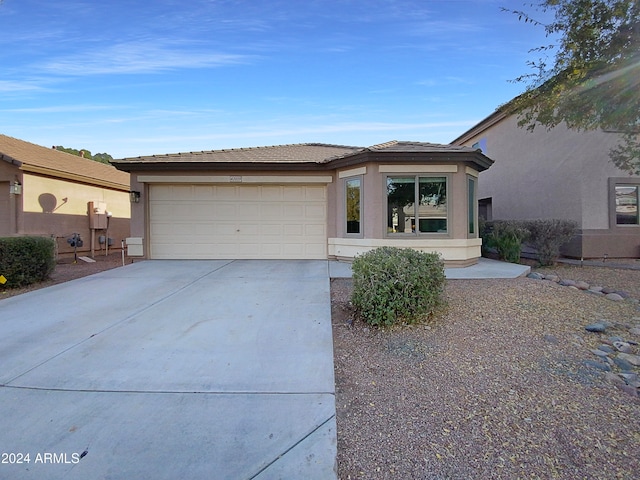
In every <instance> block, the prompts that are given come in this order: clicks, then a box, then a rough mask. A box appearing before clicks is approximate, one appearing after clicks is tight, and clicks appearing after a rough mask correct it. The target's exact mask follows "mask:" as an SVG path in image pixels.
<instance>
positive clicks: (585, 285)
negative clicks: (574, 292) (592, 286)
mask: <svg viewBox="0 0 640 480" xmlns="http://www.w3.org/2000/svg"><path fill="white" fill-rule="evenodd" d="M575 286H576V287H577V288H579V289H580V290H589V284H588V283H587V282H583V281H578V282H576V285H575Z"/></svg>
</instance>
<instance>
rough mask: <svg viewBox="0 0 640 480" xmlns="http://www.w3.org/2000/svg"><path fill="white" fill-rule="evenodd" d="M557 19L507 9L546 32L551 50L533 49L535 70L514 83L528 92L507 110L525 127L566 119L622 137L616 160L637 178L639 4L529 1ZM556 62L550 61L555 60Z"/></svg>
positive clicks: (623, 1) (600, 0)
mask: <svg viewBox="0 0 640 480" xmlns="http://www.w3.org/2000/svg"><path fill="white" fill-rule="evenodd" d="M530 6H531V7H532V8H533V9H534V10H535V11H536V12H539V13H541V14H543V15H544V16H548V15H550V14H552V15H553V20H552V21H550V22H546V23H543V22H542V21H540V20H537V19H536V18H535V17H534V14H530V13H526V12H524V11H520V10H510V9H503V10H505V11H508V12H511V13H514V14H516V15H518V17H519V19H520V20H521V21H524V22H525V23H532V24H534V25H536V26H540V27H544V29H545V33H546V35H547V38H550V39H551V41H552V42H555V43H553V44H551V45H547V46H541V47H538V48H534V49H533V50H532V52H536V53H538V54H539V55H540V58H539V59H538V60H534V61H530V62H528V63H529V65H530V66H531V67H532V68H533V69H534V73H530V74H526V75H522V76H520V77H518V78H516V79H515V80H514V81H515V82H524V83H527V84H528V85H527V89H526V91H525V92H524V93H523V94H522V95H520V96H518V97H517V98H515V99H514V100H512V101H511V102H509V103H508V104H507V105H505V109H506V111H507V112H508V113H515V114H518V115H519V118H518V124H519V125H520V126H521V127H525V126H526V128H527V129H528V130H531V131H532V130H533V129H534V128H535V127H536V126H537V125H543V126H546V127H547V128H548V129H551V128H553V127H555V126H556V125H558V124H560V123H562V122H564V123H566V125H567V126H568V127H569V128H571V129H574V130H578V131H582V130H596V129H602V130H605V131H612V132H617V133H619V134H620V136H621V141H620V142H619V144H618V146H617V147H615V148H613V149H612V150H611V152H610V159H611V161H612V162H613V163H614V164H615V165H616V166H617V167H619V168H621V169H623V170H626V171H628V172H629V173H630V174H636V175H640V2H638V0H544V1H539V2H537V3H533V4H530ZM550 57H552V60H550Z"/></svg>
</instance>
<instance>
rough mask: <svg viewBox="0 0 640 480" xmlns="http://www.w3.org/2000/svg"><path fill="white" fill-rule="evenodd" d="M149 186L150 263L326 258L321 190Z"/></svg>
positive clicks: (323, 202) (241, 186)
mask: <svg viewBox="0 0 640 480" xmlns="http://www.w3.org/2000/svg"><path fill="white" fill-rule="evenodd" d="M174 187H176V186H171V185H151V186H150V195H149V197H150V200H149V212H150V244H151V257H152V258H227V259H233V258H317V259H318V258H326V243H327V239H326V208H327V207H326V187H324V186H317V185H311V186H307V185H188V186H177V188H174Z"/></svg>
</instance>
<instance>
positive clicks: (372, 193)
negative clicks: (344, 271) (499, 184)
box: [329, 162, 481, 266]
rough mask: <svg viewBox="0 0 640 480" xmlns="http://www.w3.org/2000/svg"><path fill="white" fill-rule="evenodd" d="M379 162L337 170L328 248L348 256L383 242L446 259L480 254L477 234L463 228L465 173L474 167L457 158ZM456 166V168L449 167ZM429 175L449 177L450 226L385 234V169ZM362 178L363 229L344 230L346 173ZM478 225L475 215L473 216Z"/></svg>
mask: <svg viewBox="0 0 640 480" xmlns="http://www.w3.org/2000/svg"><path fill="white" fill-rule="evenodd" d="M385 170H388V168H385V167H384V162H383V163H381V164H378V163H367V164H364V165H359V166H358V167H357V168H345V169H340V170H338V179H337V181H336V187H337V196H336V198H337V202H336V208H337V210H336V212H335V219H336V222H337V223H336V232H337V234H336V237H334V238H331V237H330V238H329V254H330V255H331V256H335V257H338V258H353V257H354V256H356V255H358V254H361V253H364V252H366V251H368V250H371V249H373V248H377V247H380V246H383V245H389V246H397V247H400V248H414V249H416V250H420V251H426V252H437V253H439V254H441V256H442V257H443V259H444V260H445V262H447V263H448V264H449V265H452V266H453V265H456V264H457V265H468V264H472V263H475V262H476V261H477V259H478V258H479V257H480V246H481V240H480V239H479V238H477V235H471V237H473V238H468V237H469V235H468V233H467V229H468V225H467V220H468V216H467V178H468V176H469V174H471V175H472V176H473V177H477V172H476V171H475V170H471V169H468V167H466V165H465V164H464V163H462V162H460V163H456V164H437V165H428V164H424V163H421V164H404V165H402V164H394V165H393V167H392V170H394V171H393V172H389V171H385ZM452 170H455V171H452ZM403 173H406V174H408V175H433V176H446V177H447V178H448V188H449V191H448V192H447V205H448V220H449V232H448V233H447V234H434V235H424V234H423V235H418V236H415V235H398V234H394V235H389V234H388V233H387V214H386V211H387V204H386V202H387V197H386V179H387V176H389V175H402V174H403ZM354 176H360V178H362V189H361V201H360V215H361V226H362V235H360V236H356V235H347V234H346V232H345V230H346V219H345V187H344V182H345V180H346V179H348V178H353V177H354ZM476 225H477V218H476Z"/></svg>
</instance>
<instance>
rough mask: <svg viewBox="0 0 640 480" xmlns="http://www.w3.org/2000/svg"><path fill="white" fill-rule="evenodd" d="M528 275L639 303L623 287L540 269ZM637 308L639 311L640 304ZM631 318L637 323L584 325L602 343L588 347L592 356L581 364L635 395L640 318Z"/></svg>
mask: <svg viewBox="0 0 640 480" xmlns="http://www.w3.org/2000/svg"><path fill="white" fill-rule="evenodd" d="M527 277H528V278H532V279H534V280H547V281H551V282H554V283H557V284H558V285H562V286H564V287H567V288H570V289H572V290H581V291H584V292H586V293H589V294H592V295H597V296H602V297H604V298H606V299H608V300H611V301H614V302H621V301H627V302H631V303H635V304H636V305H638V304H640V301H639V300H638V299H636V298H631V296H630V295H629V293H627V292H625V291H623V290H615V289H612V288H607V287H600V286H595V285H589V284H588V283H587V282H583V281H574V280H566V279H561V278H560V277H559V276H557V275H545V274H542V273H539V272H533V273H530V274H529V275H527ZM638 309H639V310H640V307H639V308H638ZM633 320H634V321H635V322H636V323H637V324H636V325H635V326H629V325H624V324H619V323H611V322H609V321H607V320H597V321H596V322H594V323H591V324H589V325H586V326H585V327H584V328H585V330H586V331H587V332H589V333H591V334H596V335H600V336H601V338H600V342H602V344H601V345H600V346H598V347H597V348H590V349H589V352H591V354H592V355H594V357H592V358H590V359H588V360H583V362H582V364H583V365H584V366H585V367H588V368H593V369H597V370H600V371H602V372H604V375H605V380H606V381H607V382H608V383H609V384H611V385H613V386H614V387H616V388H618V389H620V390H622V391H623V392H625V393H627V394H629V395H631V396H633V397H636V398H638V397H640V346H639V345H638V341H640V317H633ZM614 331H615V332H614ZM605 334H608V335H609V336H605ZM580 343H581V344H582V343H583V342H582V341H581V342H580Z"/></svg>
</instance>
